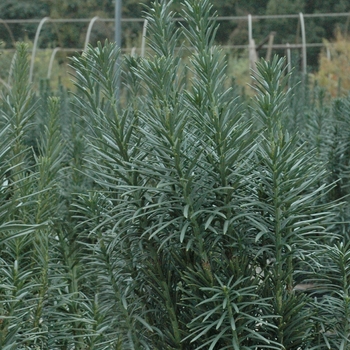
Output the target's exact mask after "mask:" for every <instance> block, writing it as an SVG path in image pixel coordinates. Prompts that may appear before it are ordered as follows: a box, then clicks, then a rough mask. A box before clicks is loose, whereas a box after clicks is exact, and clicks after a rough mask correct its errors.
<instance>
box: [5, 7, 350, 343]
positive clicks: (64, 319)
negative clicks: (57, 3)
mask: <svg viewBox="0 0 350 350" xmlns="http://www.w3.org/2000/svg"><path fill="white" fill-rule="evenodd" d="M169 6H170V4H169V2H167V1H158V0H155V1H154V2H153V4H152V6H151V7H150V8H148V9H147V14H146V16H147V20H148V22H149V32H150V38H149V47H150V49H151V53H150V54H149V55H148V56H147V57H145V58H135V57H128V56H126V57H122V56H121V55H120V52H119V50H118V48H117V47H116V46H115V45H114V44H111V43H108V42H106V43H105V44H104V45H102V44H98V46H97V47H95V48H94V47H92V46H90V47H88V49H87V50H86V51H85V52H84V53H83V54H82V55H81V56H79V57H78V56H77V57H74V58H73V59H72V67H73V69H74V70H75V71H76V79H75V81H74V83H75V86H76V90H75V93H74V94H71V95H69V96H67V94H66V92H65V91H64V90H60V91H58V92H56V93H52V92H51V91H50V90H49V88H48V87H47V86H46V85H45V84H43V85H42V89H41V91H40V93H37V94H36V93H34V91H33V88H32V86H31V85H30V84H29V83H28V58H27V48H26V46H25V45H24V44H19V45H18V48H17V57H16V60H15V62H14V67H13V70H12V72H13V73H12V74H13V76H12V77H11V82H12V84H11V88H9V89H8V90H7V91H5V92H4V93H3V96H2V100H1V113H0V118H1V119H0V134H1V135H0V136H1V137H0V249H1V257H0V348H1V349H4V350H5V349H91V350H92V349H96V350H102V349H106V350H107V349H122V350H126V349H136V350H137V349H183V350H190V349H209V350H213V349H235V350H238V349H242V350H243V349H245V350H248V349H252V350H253V349H254V350H256V349H295V350H297V349H305V350H306V349H349V347H350V339H349V338H350V326H349V325H350V322H349V312H350V304H349V300H350V299H349V291H350V274H349V268H350V264H349V263H350V261H349V259H350V258H349V257H350V247H349V243H348V242H349V233H348V232H349V230H348V226H349V225H348V222H349V213H348V211H349V210H348V204H347V198H346V196H347V195H348V188H349V186H348V177H349V174H350V172H349V149H350V148H349V145H350V142H349V137H348V135H349V133H348V129H349V125H350V121H349V120H348V116H349V115H350V113H349V111H350V99H346V98H344V99H339V100H336V101H334V103H333V104H331V105H327V106H326V105H324V104H323V99H322V96H323V95H322V92H319V91H318V92H317V93H316V92H314V91H310V90H309V89H308V88H307V86H306V84H305V83H304V84H299V85H297V86H295V87H292V88H290V86H293V84H292V82H293V76H290V75H288V74H286V67H285V60H284V59H278V58H277V57H274V58H273V60H272V61H271V62H265V61H261V62H260V63H258V64H257V68H258V71H257V73H256V74H255V75H254V77H253V79H254V80H253V83H252V87H253V88H254V89H255V95H254V97H253V98H252V101H251V102H250V103H249V104H247V103H241V99H240V98H239V96H237V95H236V93H235V91H236V90H235V89H233V88H232V87H227V86H228V84H227V82H226V73H225V72H226V68H227V67H226V62H225V59H224V55H223V54H222V51H221V49H220V47H216V46H214V45H213V41H214V36H215V33H216V30H217V25H216V22H215V14H213V13H211V5H210V2H209V1H208V0H200V1H198V0H188V1H186V2H184V4H183V10H182V12H181V15H182V17H183V19H184V21H183V22H181V23H182V25H181V26H180V27H178V26H177V24H176V23H175V21H173V18H174V16H175V14H173V13H171V12H170V11H169ZM186 43H187V44H188V46H190V47H193V48H194V50H193V51H191V52H190V53H189V55H190V58H189V59H186V62H183V61H182V59H181V57H183V56H182V54H181V52H178V47H179V46H181V45H182V44H183V45H182V46H181V50H185V51H186V50H187V48H186Z"/></svg>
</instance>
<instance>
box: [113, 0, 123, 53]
mask: <svg viewBox="0 0 350 350" xmlns="http://www.w3.org/2000/svg"><path fill="white" fill-rule="evenodd" d="M114 17H115V32H114V40H115V43H116V45H117V47H119V48H121V42H122V39H121V38H122V36H121V31H122V29H121V28H122V0H115V16H114Z"/></svg>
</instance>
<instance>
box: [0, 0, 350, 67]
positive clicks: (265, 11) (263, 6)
mask: <svg viewBox="0 0 350 350" xmlns="http://www.w3.org/2000/svg"><path fill="white" fill-rule="evenodd" d="M114 3H115V2H114V0H101V1H98V2H97V1H95V0H86V1H83V0H69V1H68V0H62V1H55V0H33V1H30V2H28V1H26V0H3V1H1V4H0V14H1V15H0V17H1V18H2V19H33V18H42V17H45V16H50V17H51V18H92V17H93V16H100V17H107V18H108V17H113V16H114ZM180 4H181V0H174V1H173V4H172V7H173V9H174V10H175V11H178V10H179V9H180ZM144 5H150V0H124V1H123V17H126V18H131V17H142V13H143V11H144V10H145V7H144ZM213 6H214V10H215V11H217V14H218V15H219V16H245V15H247V14H252V15H272V14H273V15H275V14H297V13H299V12H303V13H308V14H316V13H329V12H332V13H334V12H347V11H350V3H349V1H347V0H332V1H323V0H292V1H288V0H259V1H254V0H233V1H228V0H218V1H215V3H214V5H213ZM348 22H349V20H348V19H344V17H343V18H338V17H332V18H308V19H307V22H306V30H307V41H308V42H309V43H314V42H321V41H322V39H323V38H326V39H331V38H333V36H334V33H335V30H336V28H340V29H341V30H342V31H343V32H347V29H348V24H349V23H348ZM141 26H142V24H141V23H128V25H127V27H125V26H124V27H123V45H124V46H128V45H130V44H131V43H132V42H135V40H137V39H138V38H139V37H140V35H141ZM86 27H87V24H86V23H76V24H72V25H67V24H56V25H50V26H47V27H45V30H44V32H43V33H42V36H41V42H40V44H41V45H42V46H44V47H45V46H49V47H55V46H61V47H82V44H83V42H84V37H85V33H86ZM297 27H298V20H297V19H273V20H271V19H269V20H260V21H259V22H255V23H254V33H253V35H254V38H255V39H256V41H257V42H259V41H261V40H262V39H263V38H264V37H266V36H267V35H268V34H269V32H270V31H275V32H276V33H277V34H276V37H275V42H276V43H287V42H289V43H294V42H295V41H296V40H298V39H297ZM10 28H11V30H12V31H13V33H14V37H15V40H16V41H21V40H27V39H29V40H33V38H34V35H35V31H36V28H37V24H36V23H35V24H26V25H19V24H12V25H10ZM247 31H248V30H247V22H246V21H245V20H242V21H239V22H237V21H235V22H234V21H225V22H221V24H220V28H219V31H218V34H217V41H218V43H220V44H222V45H229V44H246V43H247V38H248V33H247ZM106 36H108V37H109V38H113V24H112V23H110V24H109V25H107V24H105V23H102V22H97V23H96V25H95V26H94V33H93V37H92V41H95V42H97V41H98V40H104V39H105V37H106ZM0 40H3V41H4V42H5V43H6V44H7V45H8V46H9V45H10V46H11V39H10V37H9V35H8V32H7V31H6V30H4V28H3V30H0ZM318 54H319V49H315V50H314V51H312V52H310V54H309V64H311V65H312V66H314V67H315V66H316V65H317V60H318Z"/></svg>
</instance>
